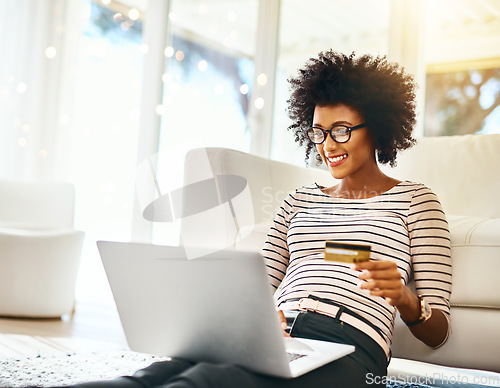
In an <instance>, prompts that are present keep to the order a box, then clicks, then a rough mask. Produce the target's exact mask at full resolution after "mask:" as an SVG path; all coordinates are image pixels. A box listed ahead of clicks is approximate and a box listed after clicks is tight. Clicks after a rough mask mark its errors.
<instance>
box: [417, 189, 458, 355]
mask: <svg viewBox="0 0 500 388" xmlns="http://www.w3.org/2000/svg"><path fill="white" fill-rule="evenodd" d="M408 230H409V235H410V254H411V260H412V265H413V276H414V280H415V288H416V291H417V294H418V295H420V296H422V297H423V298H425V300H426V301H427V302H428V303H429V305H430V306H431V307H432V308H433V309H439V310H441V311H442V312H443V313H444V314H445V316H446V318H447V320H448V335H449V333H450V331H451V325H450V324H449V323H450V295H451V248H450V231H449V228H448V222H447V221H446V216H445V213H444V211H443V208H442V206H441V203H440V202H439V200H438V198H437V196H436V195H435V194H434V193H433V192H432V191H431V190H430V189H429V188H427V187H425V186H421V187H420V188H418V189H417V190H416V191H415V193H414V195H413V198H412V202H411V205H410V210H409V214H408ZM448 335H447V337H446V339H445V340H444V341H443V344H444V342H446V340H447V338H448ZM441 345H442V344H441Z"/></svg>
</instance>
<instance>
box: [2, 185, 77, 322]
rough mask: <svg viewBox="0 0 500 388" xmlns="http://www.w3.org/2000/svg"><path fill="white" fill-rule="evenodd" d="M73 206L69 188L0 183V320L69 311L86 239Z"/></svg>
mask: <svg viewBox="0 0 500 388" xmlns="http://www.w3.org/2000/svg"><path fill="white" fill-rule="evenodd" d="M74 201H75V191H74V187H73V185H72V184H70V183H63V182H57V183H54V182H51V183H48V182H47V183H25V182H13V181H1V180H0V316H15V317H38V318H39V317H60V316H61V315H64V314H67V313H71V312H72V311H73V307H74V297H75V285H76V276H77V272H78V266H79V261H80V255H81V249H82V244H83V238H84V233H83V232H81V231H76V230H74V228H73V221H74Z"/></svg>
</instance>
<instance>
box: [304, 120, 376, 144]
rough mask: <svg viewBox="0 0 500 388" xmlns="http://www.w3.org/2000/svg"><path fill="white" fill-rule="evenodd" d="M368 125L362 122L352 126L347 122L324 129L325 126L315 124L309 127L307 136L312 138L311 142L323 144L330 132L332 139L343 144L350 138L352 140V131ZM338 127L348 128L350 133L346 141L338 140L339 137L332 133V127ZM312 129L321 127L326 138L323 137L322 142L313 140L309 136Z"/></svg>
mask: <svg viewBox="0 0 500 388" xmlns="http://www.w3.org/2000/svg"><path fill="white" fill-rule="evenodd" d="M367 126H368V125H367V123H362V124H358V125H354V126H353V127H350V126H348V125H345V124H340V125H334V126H333V127H331V128H330V129H323V128H320V127H315V126H312V127H310V128H308V129H307V131H306V135H307V138H308V139H309V140H311V142H312V143H313V144H316V145H318V144H323V143H324V142H325V140H326V138H327V136H328V135H327V133H328V134H330V137H331V138H332V140H333V141H334V142H336V143H340V144H343V143H347V142H348V141H349V140H351V132H352V131H354V130H355V129H359V128H364V127H367ZM336 127H344V128H347V132H348V134H349V135H348V137H347V140H346V141H338V140H337V139H335V136H334V135H332V129H333V128H336ZM311 129H312V130H314V129H319V130H320V131H321V132H323V137H324V138H323V140H322V141H321V142H320V143H315V142H314V141H313V140H312V139H311V138H310V137H309V134H308V132H309V131H310V130H311Z"/></svg>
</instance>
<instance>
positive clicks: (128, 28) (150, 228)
mask: <svg viewBox="0 0 500 388" xmlns="http://www.w3.org/2000/svg"><path fill="white" fill-rule="evenodd" d="M0 15H1V16H0V18H1V23H0V52H1V53H2V57H1V58H2V59H1V60H0V178H2V179H16V180H25V181H30V180H66V181H70V182H72V183H74V185H75V186H76V192H77V208H76V214H75V217H76V225H75V227H76V228H77V229H81V230H84V231H85V232H86V243H85V247H84V253H83V256H82V262H81V270H80V276H79V282H78V288H77V299H93V300H95V299H102V298H103V295H104V294H106V293H107V292H108V291H107V283H106V281H105V277H104V273H103V271H102V267H101V264H100V260H99V256H98V253H97V249H96V246H95V242H96V240H100V239H108V240H121V241H129V240H136V241H152V242H155V243H161V244H170V245H175V244H176V243H177V241H178V225H176V224H158V223H156V224H152V223H148V222H146V221H145V220H144V219H143V218H142V217H141V215H140V211H139V210H138V208H139V206H138V201H137V194H136V189H135V174H136V167H137V165H139V164H140V163H141V162H143V161H144V160H147V159H148V158H150V157H151V156H152V155H155V154H157V153H159V152H160V153H161V152H168V150H169V149H177V148H179V147H184V148H185V149H189V148H190V147H195V146H196V147H197V146H217V147H229V148H234V149H237V150H241V151H244V152H250V153H254V154H257V155H260V156H264V157H269V158H272V159H276V160H281V161H285V162H289V163H294V164H299V165H303V164H304V163H305V162H304V155H303V151H302V150H300V149H298V148H297V146H296V145H295V144H294V141H293V137H292V136H291V134H290V133H288V131H287V130H286V128H287V126H288V125H289V124H290V123H289V122H288V119H287V115H286V100H287V94H288V87H287V82H286V80H287V78H288V77H290V76H291V75H294V74H295V72H296V71H297V68H299V67H301V66H302V65H303V64H304V63H305V61H306V60H307V59H308V58H309V57H312V56H315V55H316V54H317V53H318V52H319V51H323V50H328V49H330V48H332V49H334V50H335V51H341V52H344V53H346V54H350V53H351V52H353V51H355V52H356V53H357V54H364V53H370V54H375V55H387V56H388V58H389V59H390V60H391V61H397V62H399V63H401V64H402V65H403V66H404V67H405V68H406V70H407V71H408V72H410V73H413V74H414V75H415V78H416V80H417V82H418V85H419V89H418V107H417V108H418V114H419V120H418V125H417V128H416V135H417V136H418V137H421V136H441V135H458V134H466V133H471V134H474V133H500V107H499V105H500V0H420V1H414V0H413V1H412V0H376V1H375V0H354V1H353V0H308V1H303V0H281V1H280V0H232V1H229V0H120V1H114V0H43V1H40V0H0ZM179 166H181V163H180V164H179ZM164 168H166V169H167V170H168V169H178V168H179V167H178V166H170V167H164ZM162 173H163V174H166V173H170V174H171V173H172V171H161V170H159V171H158V174H162Z"/></svg>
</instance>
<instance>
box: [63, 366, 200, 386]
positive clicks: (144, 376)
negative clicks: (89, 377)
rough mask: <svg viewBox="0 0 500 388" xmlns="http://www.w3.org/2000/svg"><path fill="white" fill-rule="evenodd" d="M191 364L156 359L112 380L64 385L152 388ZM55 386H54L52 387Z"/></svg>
mask: <svg viewBox="0 0 500 388" xmlns="http://www.w3.org/2000/svg"><path fill="white" fill-rule="evenodd" d="M192 366H193V363H191V362H188V361H185V360H181V359H172V360H169V361H158V362H154V363H153V364H151V365H149V366H148V367H146V368H144V369H140V370H138V371H137V372H135V373H134V374H133V375H132V376H122V377H118V378H116V379H113V380H105V381H93V382H89V383H81V384H75V385H70V386H66V387H67V388H153V387H157V386H159V385H162V384H163V383H165V381H168V380H169V379H171V378H172V377H174V376H177V375H179V374H181V373H182V372H184V371H185V370H187V369H189V368H190V367H192ZM53 388H56V387H53Z"/></svg>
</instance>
